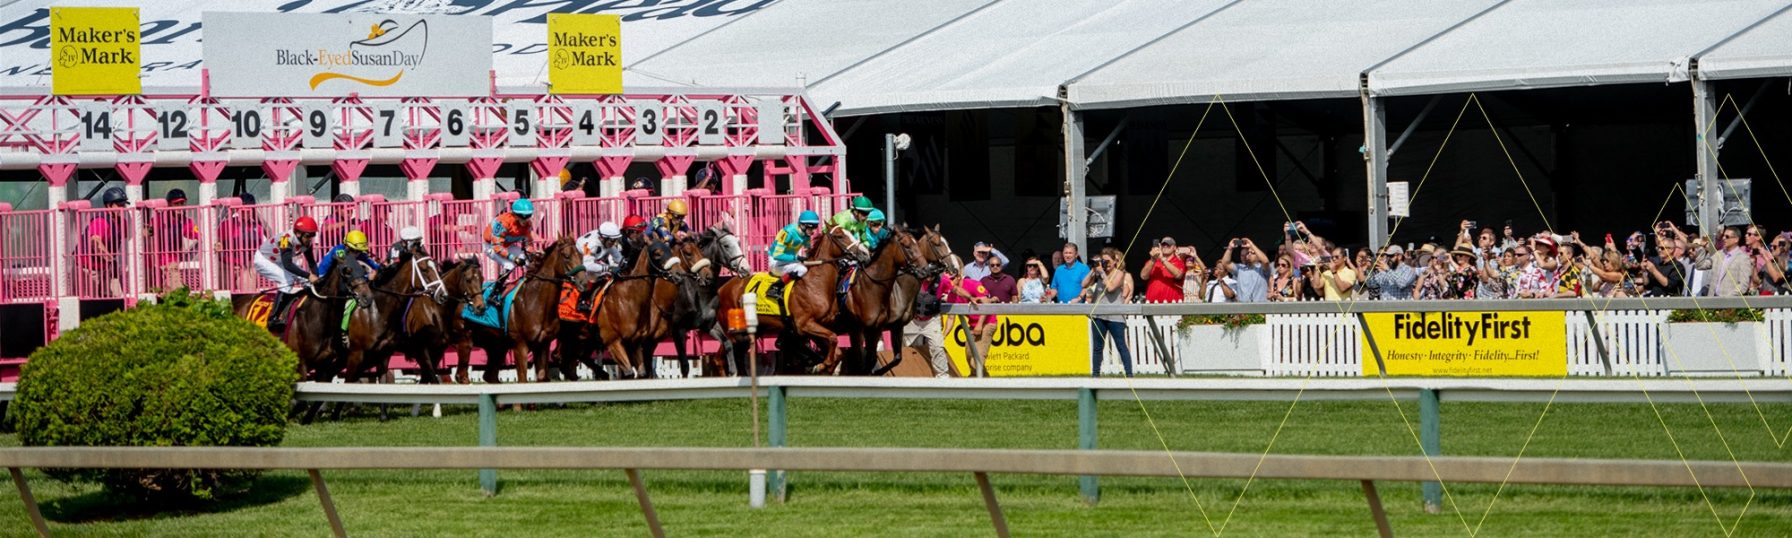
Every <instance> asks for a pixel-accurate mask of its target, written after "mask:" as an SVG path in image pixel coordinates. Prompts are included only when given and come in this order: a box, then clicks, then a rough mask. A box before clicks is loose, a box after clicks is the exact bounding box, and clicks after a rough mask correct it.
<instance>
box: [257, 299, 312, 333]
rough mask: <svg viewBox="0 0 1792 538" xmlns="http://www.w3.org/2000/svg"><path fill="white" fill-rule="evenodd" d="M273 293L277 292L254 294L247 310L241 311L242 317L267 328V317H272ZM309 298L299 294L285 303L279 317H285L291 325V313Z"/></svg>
mask: <svg viewBox="0 0 1792 538" xmlns="http://www.w3.org/2000/svg"><path fill="white" fill-rule="evenodd" d="M275 293H279V292H270V293H263V294H261V295H257V296H255V301H254V302H251V303H249V310H248V311H247V312H244V313H243V317H245V318H248V320H249V322H250V323H254V324H255V326H256V327H261V328H263V329H266V328H268V319H270V318H272V317H273V315H274V294H275ZM309 298H310V297H309V296H306V295H300V296H299V298H298V299H296V300H294V301H293V302H292V304H288V305H286V311H285V312H281V313H280V317H283V318H286V324H287V326H289V327H290V326H292V316H293V313H295V312H298V311H299V305H302V304H305V300H306V299H309Z"/></svg>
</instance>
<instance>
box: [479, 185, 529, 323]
mask: <svg viewBox="0 0 1792 538" xmlns="http://www.w3.org/2000/svg"><path fill="white" fill-rule="evenodd" d="M534 214H535V203H534V202H530V201H529V199H528V198H518V199H517V200H516V201H515V202H511V203H510V210H509V211H506V212H504V213H500V214H498V216H497V217H494V218H492V224H491V225H490V226H487V227H486V228H485V255H486V256H488V257H490V258H491V259H493V260H497V262H498V267H499V268H500V270H499V271H498V280H497V282H494V283H493V284H492V294H491V295H490V296H488V297H487V298H486V301H487V306H497V304H498V300H499V299H498V296H499V295H502V294H503V293H504V286H505V285H506V283H505V281H506V280H509V279H510V273H511V272H513V271H516V268H517V266H519V265H522V264H523V262H524V261H526V260H528V258H527V257H525V256H524V255H523V243H525V242H527V241H529V237H530V235H531V230H532V229H533V227H532V226H531V225H530V223H529V217H530V216H531V215H534Z"/></svg>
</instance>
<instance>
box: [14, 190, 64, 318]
mask: <svg viewBox="0 0 1792 538" xmlns="http://www.w3.org/2000/svg"><path fill="white" fill-rule="evenodd" d="M11 209H12V208H11V207H7V206H6V205H5V204H0V304H19V303H47V302H50V301H53V300H55V299H56V286H55V275H57V274H59V273H60V272H59V270H58V269H59V267H60V264H59V263H58V262H60V261H61V260H58V259H57V256H54V255H52V254H51V250H52V249H51V246H50V245H51V241H52V238H53V237H54V236H55V233H56V230H55V229H54V228H55V224H54V223H55V216H56V214H55V212H54V211H50V210H47V209H46V210H38V211H12V210H11Z"/></svg>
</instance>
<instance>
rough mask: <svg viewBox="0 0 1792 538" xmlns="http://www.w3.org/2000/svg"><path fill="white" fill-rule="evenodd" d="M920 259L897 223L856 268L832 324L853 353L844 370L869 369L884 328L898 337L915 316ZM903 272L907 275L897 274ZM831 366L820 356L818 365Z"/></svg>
mask: <svg viewBox="0 0 1792 538" xmlns="http://www.w3.org/2000/svg"><path fill="white" fill-rule="evenodd" d="M923 262H924V260H923V258H922V254H921V249H920V245H919V243H918V242H916V241H915V237H914V236H913V235H909V233H908V230H905V229H902V228H900V227H898V228H896V229H894V230H892V231H891V233H890V239H889V240H888V241H886V242H885V243H884V244H881V245H878V246H877V250H876V251H875V252H873V253H872V255H871V261H870V262H869V263H866V264H865V266H864V267H863V268H861V269H859V274H858V276H857V277H856V278H855V279H854V280H853V283H852V284H851V285H850V286H849V287H848V288H847V290H846V297H845V299H844V300H843V301H842V303H843V304H844V306H845V312H843V315H840V316H836V317H835V318H834V321H835V323H834V326H835V327H836V329H837V330H839V331H840V332H845V333H847V334H848V335H849V336H850V337H851V340H852V348H853V356H852V357H850V358H849V359H848V361H847V362H846V369H845V372H844V373H848V374H856V375H865V374H870V373H872V368H873V366H874V365H875V364H877V342H879V341H881V340H882V339H883V334H884V331H885V330H892V331H893V333H894V334H893V337H894V338H896V340H895V341H894V342H892V344H899V343H901V338H902V326H901V324H902V323H907V322H908V319H909V318H911V317H913V316H914V302H915V294H916V293H917V292H918V291H919V289H920V280H919V278H918V277H919V275H920V272H919V269H920V268H921V265H922V263H923ZM905 276H906V277H909V278H902V277H905ZM833 367H834V364H833V363H832V362H825V363H823V364H822V365H821V371H822V372H824V373H825V372H829V371H831V368H833Z"/></svg>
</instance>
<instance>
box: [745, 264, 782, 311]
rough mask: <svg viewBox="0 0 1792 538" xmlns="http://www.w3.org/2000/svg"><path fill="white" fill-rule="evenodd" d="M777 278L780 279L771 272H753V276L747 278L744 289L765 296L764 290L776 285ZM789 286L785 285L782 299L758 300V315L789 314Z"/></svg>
mask: <svg viewBox="0 0 1792 538" xmlns="http://www.w3.org/2000/svg"><path fill="white" fill-rule="evenodd" d="M779 280H781V279H780V278H779V277H778V276H777V275H774V274H771V273H753V276H751V277H748V278H747V287H746V291H747V293H752V294H754V295H757V296H759V297H761V298H764V297H766V292H767V291H770V290H771V289H772V286H773V285H776V284H777V283H778V281H779ZM789 288H790V287H789V286H785V289H784V300H783V301H779V302H772V301H765V300H761V301H759V303H758V304H759V308H758V309H757V310H758V311H759V315H761V316H779V317H783V316H788V315H790V289H789Z"/></svg>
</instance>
